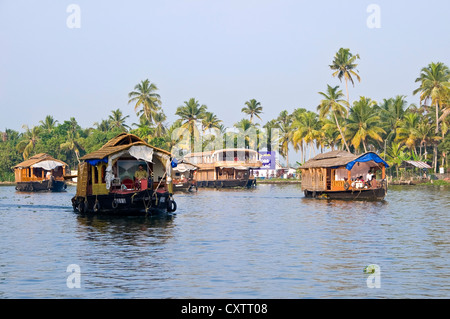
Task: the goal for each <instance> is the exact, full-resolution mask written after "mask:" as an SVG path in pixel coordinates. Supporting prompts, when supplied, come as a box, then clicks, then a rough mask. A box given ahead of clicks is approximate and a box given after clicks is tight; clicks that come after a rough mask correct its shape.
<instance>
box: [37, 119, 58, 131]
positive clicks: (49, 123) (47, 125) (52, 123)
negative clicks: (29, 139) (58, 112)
mask: <svg viewBox="0 0 450 319" xmlns="http://www.w3.org/2000/svg"><path fill="white" fill-rule="evenodd" d="M57 122H58V121H57V120H55V119H54V118H53V116H51V115H47V116H46V117H45V119H44V120H43V121H39V123H41V127H42V128H43V129H44V130H46V131H47V132H49V133H50V132H51V131H53V129H54V128H55V127H56V123H57Z"/></svg>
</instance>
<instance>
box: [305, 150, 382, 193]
mask: <svg viewBox="0 0 450 319" xmlns="http://www.w3.org/2000/svg"><path fill="white" fill-rule="evenodd" d="M387 167H389V166H388V164H387V163H386V162H385V161H384V160H383V159H382V158H380V157H379V156H378V155H377V154H375V153H373V152H368V153H364V154H362V155H354V154H352V153H349V152H345V151H331V152H328V153H323V154H319V155H317V156H315V157H314V158H312V159H310V160H309V161H307V162H305V163H304V164H303V165H302V166H301V167H300V169H301V171H302V191H303V192H304V194H305V197H314V198H329V199H365V200H382V199H384V197H385V196H386V194H387V182H386V168H387Z"/></svg>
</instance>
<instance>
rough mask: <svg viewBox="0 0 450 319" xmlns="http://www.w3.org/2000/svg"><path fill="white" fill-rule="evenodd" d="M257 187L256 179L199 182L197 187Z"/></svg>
mask: <svg viewBox="0 0 450 319" xmlns="http://www.w3.org/2000/svg"><path fill="white" fill-rule="evenodd" d="M252 186H256V179H248V180H247V179H245V180H236V179H228V180H218V181H197V187H209V188H233V187H252Z"/></svg>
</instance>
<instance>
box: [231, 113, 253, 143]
mask: <svg viewBox="0 0 450 319" xmlns="http://www.w3.org/2000/svg"><path fill="white" fill-rule="evenodd" d="M234 127H235V128H237V129H238V131H239V132H238V134H236V136H235V138H236V139H240V140H243V141H244V148H249V147H250V143H251V142H252V143H254V142H255V141H254V140H253V139H251V137H253V136H250V135H249V134H251V135H253V134H252V133H253V132H252V128H253V129H254V128H255V126H254V125H253V124H252V122H251V121H249V120H247V119H242V120H240V121H239V122H237V123H235V124H234ZM254 133H255V136H254V137H256V130H255V131H254ZM235 144H236V145H235V146H236V147H238V145H239V143H238V142H237V140H236V142H235ZM252 146H254V145H252Z"/></svg>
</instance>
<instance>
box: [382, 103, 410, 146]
mask: <svg viewBox="0 0 450 319" xmlns="http://www.w3.org/2000/svg"><path fill="white" fill-rule="evenodd" d="M407 104H408V103H407V101H406V100H405V96H403V95H397V96H396V97H395V98H390V99H384V100H383V103H382V104H381V105H379V112H380V120H381V126H382V128H383V129H384V130H385V131H386V132H388V134H387V136H386V139H387V141H388V142H390V141H393V140H394V139H395V135H396V132H397V128H398V127H399V124H400V121H401V119H402V118H403V116H404V114H405V111H406V110H407V109H408V106H407Z"/></svg>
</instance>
